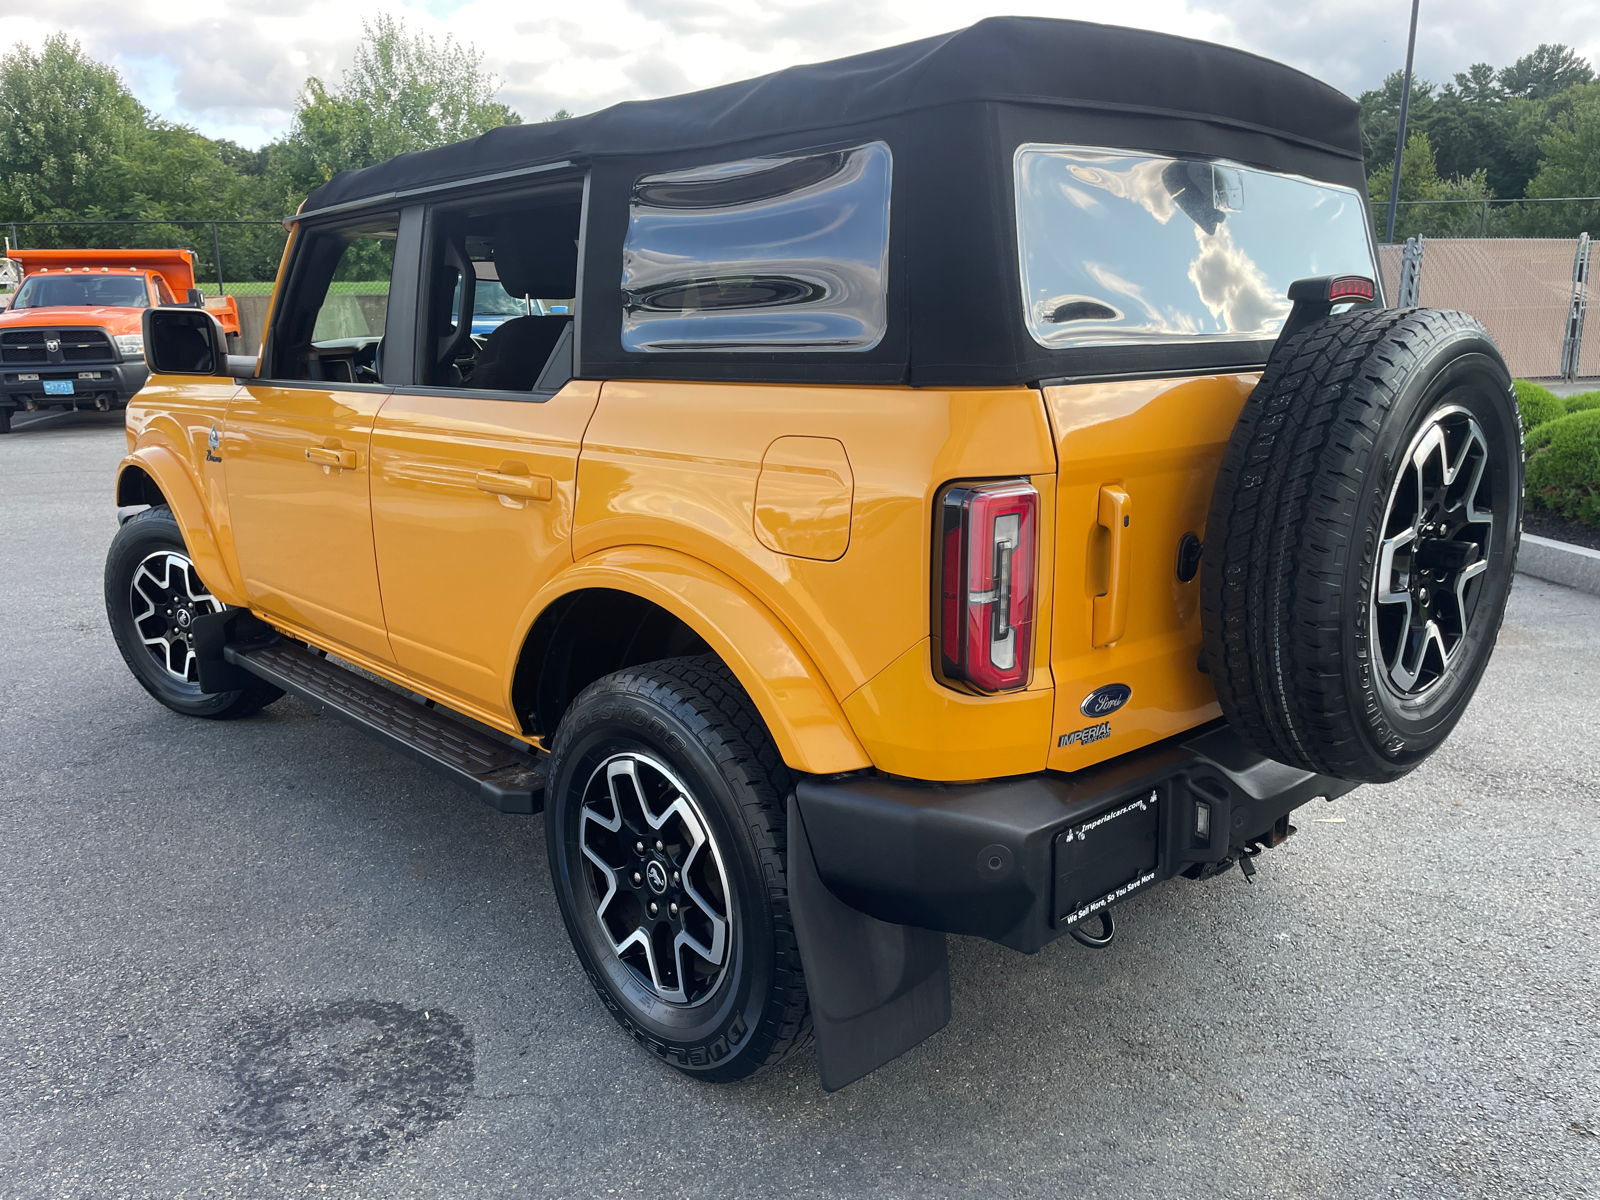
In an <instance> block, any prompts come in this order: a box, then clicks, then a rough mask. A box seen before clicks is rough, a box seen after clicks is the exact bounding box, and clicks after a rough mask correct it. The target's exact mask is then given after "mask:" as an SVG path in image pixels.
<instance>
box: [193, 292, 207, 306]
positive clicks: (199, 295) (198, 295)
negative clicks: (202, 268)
mask: <svg viewBox="0 0 1600 1200" xmlns="http://www.w3.org/2000/svg"><path fill="white" fill-rule="evenodd" d="M205 306H206V295H205V293H204V292H202V291H201V290H200V289H199V288H190V289H189V307H190V308H204V307H205Z"/></svg>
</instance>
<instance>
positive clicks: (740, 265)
mask: <svg viewBox="0 0 1600 1200" xmlns="http://www.w3.org/2000/svg"><path fill="white" fill-rule="evenodd" d="M290 224H291V228H292V237H291V239H290V244H289V247H288V250H287V253H286V255H285V257H284V262H283V267H282V270H281V273H280V275H279V279H278V283H277V288H276V292H275V294H274V299H273V302H272V315H271V321H270V326H269V329H268V332H267V335H266V341H265V345H264V347H263V349H262V352H261V355H260V358H259V360H257V359H241V358H237V357H229V356H227V355H226V353H225V346H224V342H223V339H222V338H221V336H220V334H219V332H218V330H217V327H216V326H215V325H214V323H213V322H212V320H211V318H210V317H209V316H208V315H206V314H205V313H201V312H196V311H193V310H183V309H180V308H157V309H152V310H151V311H150V312H148V313H147V314H146V316H145V330H146V333H145V337H146V344H147V347H148V349H149V351H150V357H151V364H152V371H153V374H152V375H151V379H150V382H149V384H148V385H147V386H146V387H145V389H144V391H143V392H141V393H140V395H139V397H138V398H137V400H136V401H135V403H134V405H133V406H132V407H131V408H130V410H129V414H128V444H129V448H130V452H129V455H128V457H127V458H126V459H125V460H124V462H123V464H122V468H121V473H120V475H119V477H118V480H117V502H118V504H119V505H122V506H125V507H129V508H131V507H133V506H139V505H146V506H149V507H147V508H145V509H144V510H143V511H141V512H138V513H137V514H136V515H133V516H132V517H131V518H129V519H127V520H126V523H125V524H123V525H122V527H121V530H120V532H119V534H118V536H117V538H116V540H115V542H114V544H113V546H112V549H111V553H110V557H109V560H108V563H107V567H106V576H105V584H106V603H107V607H108V609H109V613H110V619H111V623H112V627H113V629H114V630H115V633H116V637H117V640H118V643H119V645H120V646H121V649H122V653H123V655H124V656H125V657H126V659H127V662H128V665H129V667H130V668H131V669H132V671H133V673H134V674H135V675H136V676H137V678H138V679H139V681H140V682H141V683H142V684H143V685H144V686H145V687H146V688H147V689H148V690H149V691H150V692H151V693H152V694H153V695H154V696H155V697H156V698H157V699H159V700H160V701H162V702H163V703H164V704H166V705H168V706H169V707H171V708H173V709H175V710H177V711H178V712H183V713H190V714H193V715H195V716H199V717H213V718H223V717H228V718H231V717H242V716H246V715H248V714H250V713H252V712H255V711H256V710H258V709H260V708H261V707H262V706H263V705H265V704H269V703H271V702H272V701H273V700H274V699H276V698H277V697H278V696H280V695H282V694H283V693H284V692H293V693H295V694H296V695H298V696H301V697H303V698H305V699H307V700H309V701H310V702H312V703H313V704H316V705H319V706H321V707H322V708H323V709H325V710H326V711H328V712H330V713H332V714H334V715H337V716H339V717H341V718H343V719H345V720H348V721H350V722H352V723H355V724H357V725H359V726H361V727H363V728H365V729H367V730H368V731H370V732H372V733H374V734H375V735H376V736H378V737H379V738H381V739H383V740H384V741H386V742H388V743H389V744H390V745H392V746H393V747H395V748H397V749H399V750H401V751H402V752H403V753H406V754H408V755H411V756H412V757H413V758H415V759H417V760H418V761H419V762H422V763H425V764H427V765H429V766H430V767H432V768H434V769H436V770H438V771H439V772H441V773H443V774H445V775H447V776H450V777H452V778H454V779H457V780H459V781H461V782H463V783H465V784H466V785H467V786H468V787H470V788H472V789H475V790H476V792H477V793H478V794H479V795H480V796H482V797H483V798H484V799H486V800H487V801H489V802H490V803H491V804H494V805H496V806H498V807H500V808H502V809H504V810H506V811H509V812H523V813H530V812H534V811H537V810H540V809H542V811H543V813H544V828H545V839H546V846H547V849H548V856H549V864H550V870H551V877H552V885H553V887H554V889H555V892H556V894H557V896H558V898H559V901H560V907H561V911H562V914H563V916H564V918H565V920H566V923H567V926H568V929H569V932H570V934H571V937H572V942H573V945H574V947H575V949H576V951H577V954H578V956H579V958H580V960H581V961H582V964H583V967H584V969H585V971H586V972H587V973H588V975H589V977H590V979H591V980H592V981H593V983H594V986H595V988H596V990H597V991H598V992H599V994H600V996H601V998H602V1000H603V1001H604V1002H605V1004H606V1005H607V1007H608V1008H609V1009H610V1011H611V1012H612V1013H613V1014H614V1015H615V1016H616V1018H617V1020H618V1021H619V1022H621V1023H622V1025H623V1026H624V1027H626V1028H627V1029H628V1030H629V1032H631V1033H632V1034H633V1035H634V1036H635V1037H636V1038H637V1039H638V1040H639V1041H640V1042H641V1043H642V1044H643V1045H644V1046H645V1047H647V1048H648V1049H649V1050H651V1051H653V1052H654V1053H656V1054H658V1055H661V1056H662V1057H664V1058H665V1059H666V1060H668V1061H669V1062H671V1063H673V1064H674V1065H676V1066H678V1067H680V1068H681V1069H683V1070H684V1071H687V1072H689V1073H691V1074H695V1075H698V1076H700V1077H703V1078H708V1079H718V1080H724V1079H734V1078H738V1077H741V1076H744V1075H747V1074H749V1073H750V1072H752V1071H754V1070H756V1069H757V1068H759V1067H761V1066H763V1065H765V1064H768V1063H771V1062H774V1061H775V1060H777V1059H778V1058H780V1057H781V1056H783V1055H784V1054H785V1053H787V1052H788V1051H790V1050H792V1049H793V1048H794V1047H796V1046H797V1045H799V1044H801V1043H802V1042H804V1041H806V1040H807V1039H808V1038H810V1037H812V1036H814V1037H815V1040H816V1044H817V1051H818V1061H819V1065H820V1068H821V1072H822V1078H823V1082H824V1084H825V1085H826V1086H828V1087H830V1088H836V1087H840V1086H842V1085H844V1084H845V1083H848V1082H849V1081H851V1080H852V1079H855V1078H858V1077H859V1076H861V1075H862V1074H864V1073H866V1072H867V1071H870V1070H872V1069H873V1068H875V1067H876V1066H878V1065H879V1064H881V1063H883V1062H885V1061H887V1060H888V1059H890V1058H892V1057H894V1056H895V1055H897V1054H899V1053H901V1052H903V1051H904V1050H906V1049H907V1048H908V1047H910V1046H913V1045H915V1044H916V1043H917V1042H918V1041H920V1040H921V1039H923V1038H924V1037H926V1036H928V1035H929V1034H930V1033H932V1032H934V1031H935V1030H937V1029H939V1028H940V1027H941V1026H942V1025H943V1024H944V1023H945V1022H946V1021H947V1020H948V1017H949V1011H950V1008H949V984H948V972H947V967H946V957H945V954H946V951H945V940H946V935H947V934H950V933H960V934H969V935H978V936H982V937H986V938H990V939H993V940H995V941H997V942H999V943H1001V944H1003V945H1006V946H1009V947H1012V948H1014V949H1016V950H1020V951H1035V950H1038V949H1039V948H1040V947H1041V946H1043V945H1044V944H1045V943H1047V942H1049V941H1051V940H1052V939H1054V938H1057V937H1059V936H1061V935H1063V934H1069V933H1070V934H1072V935H1073V936H1075V937H1077V938H1078V939H1079V940H1080V941H1082V942H1085V943H1087V944H1091V945H1100V944H1104V943H1105V942H1107V941H1109V940H1110V937H1111V934H1112V924H1111V913H1112V908H1113V906H1114V905H1115V904H1117V903H1119V902H1121V901H1123V900H1125V899H1126V898H1128V897H1129V896H1130V895H1133V894H1135V893H1137V892H1140V891H1142V890H1143V889H1146V888H1149V887H1152V886H1155V885H1157V884H1159V883H1161V882H1163V881H1165V880H1168V879H1170V878H1172V877H1173V876H1178V875H1182V876H1186V877H1189V878H1202V877H1205V876H1207V875H1211V874H1215V873H1217V872H1219V871H1222V870H1224V869H1226V868H1227V867H1229V866H1230V865H1232V864H1238V865H1239V866H1241V867H1242V868H1244V869H1245V870H1246V872H1247V873H1248V872H1250V871H1253V870H1254V866H1253V864H1252V858H1253V857H1254V856H1255V855H1257V854H1258V853H1260V851H1261V850H1262V848H1264V847H1270V846H1275V845H1277V844H1279V843H1280V842H1281V841H1282V840H1283V839H1284V838H1285V837H1288V836H1289V835H1290V834H1291V833H1292V832H1293V826H1292V825H1291V824H1290V820H1291V815H1292V813H1293V811H1294V810H1295V809H1296V808H1297V807H1299V806H1301V805H1303V804H1306V803H1308V802H1310V801H1311V800H1313V799H1317V798H1321V797H1327V798H1330V799H1331V798H1334V797H1336V796H1338V795H1340V794H1342V793H1344V792H1346V791H1348V790H1349V789H1350V788H1351V787H1353V786H1355V784H1356V783H1357V782H1360V781H1371V782H1379V781H1384V780H1391V779H1394V778H1396V777H1398V776H1401V775H1403V774H1405V773H1406V772H1407V771H1409V770H1411V769H1412V768H1413V767H1415V766H1416V765H1417V764H1418V763H1420V762H1421V761H1422V760H1423V759H1425V758H1426V757H1427V756H1428V755H1429V754H1431V753H1432V752H1433V751H1434V750H1435V749H1437V748H1438V747H1439V745H1440V744H1441V743H1442V742H1443V740H1444V739H1445V738H1446V737H1447V736H1448V734H1449V733H1450V730H1451V729H1452V727H1453V726H1454V725H1455V723H1456V721H1457V719H1458V718H1459V717H1460V715H1461V712H1462V710H1463V708H1464V706H1465V705H1466V704H1467V702H1468V700H1469V699H1470V698H1471V696H1472V694H1473V691H1474V689H1475V687H1476V686H1477V683H1478V680H1479V678H1480V677H1481V675H1482V672H1483V669H1484V666H1485V663H1486V661H1487V660H1488V657H1489V654H1490V651H1491V649H1492V647H1493V645H1494V641H1495V636H1496V632H1497V630H1498V627H1499V623H1500V619H1501V615H1502V611H1503V609H1504V606H1505V602H1506V596H1507V592H1508V589H1509V587H1510V582H1511V572H1512V564H1513V560H1514V558H1515V554H1516V548H1517V541H1518V536H1519V526H1520V508H1519V505H1520V496H1521V491H1522V489H1521V475H1520V472H1521V465H1520V464H1521V459H1520V453H1519V448H1520V441H1519V429H1518V418H1517V410H1516V407H1515V405H1514V402H1513V399H1512V393H1511V388H1510V381H1509V379H1508V377H1507V374H1506V370H1505V366H1504V364H1503V363H1502V361H1501V358H1500V356H1499V354H1498V353H1497V352H1496V350H1495V347H1494V346H1493V345H1492V344H1491V342H1490V340H1489V338H1488V337H1487V336H1486V335H1485V334H1484V332H1483V330H1482V329H1481V328H1480V327H1479V326H1478V325H1477V324H1476V323H1475V322H1474V321H1473V320H1472V319H1471V318H1469V317H1466V316H1463V315H1461V314H1459V313H1448V312H1437V311H1428V310H1423V309H1405V310H1396V309H1392V308H1386V307H1382V305H1381V300H1382V298H1381V296H1379V295H1377V288H1376V287H1375V284H1374V275H1375V267H1374V248H1373V239H1372V230H1371V227H1370V222H1369V219H1368V214H1367V205H1366V202H1365V198H1364V184H1363V179H1362V160H1361V146H1360V139H1359V136H1358V130H1357V107H1356V105H1355V104H1354V103H1353V102H1352V101H1350V100H1349V99H1348V98H1346V97H1345V96H1343V95H1341V94H1340V93H1338V92H1336V91H1334V90H1333V89H1331V88H1328V87H1325V86H1324V85H1322V84H1320V83H1318V82H1316V81H1315V80H1313V79H1310V78H1308V77H1306V76H1305V75H1302V74H1300V73H1298V72H1296V71H1293V70H1290V69H1288V68H1286V67H1282V66H1279V65H1277V64H1274V63H1271V62H1267V61H1264V60H1262V59H1259V58H1255V57H1252V56H1251V55H1248V54H1243V53H1239V52H1237V51H1233V50H1227V49H1222V48H1219V47H1216V46H1211V45H1205V44H1202V43H1197V42H1192V41H1186V40H1182V39H1179V38H1174V37H1168V36H1163V35H1160V34H1155V33H1146V32H1136V31H1131V30H1123V29H1115V28H1108V27H1104V26H1096V25H1088V24H1079V23H1074V22H1066V21H1051V20H1021V19H996V20H989V21H984V22H982V23H980V24H978V25H974V26H973V27H971V28H970V29H966V30H963V31H961V32H958V33H954V34H950V35H948V36H944V37H937V38H931V39H928V40H926V41H921V42H916V43H913V44H910V45H905V46H898V47H894V48H891V49H888V50H883V51H879V52H875V53H871V54H865V55H860V56H858V57H855V58H850V59H844V60H841V61H838V62H832V63H824V64H821V65H816V66H806V67H797V68H793V69H791V70H786V71H782V72H779V73H778V74H775V75H771V76H767V77H765V78H762V79H757V80H754V81H751V82H748V83H741V84H734V85H730V86H727V87H722V88H717V89H713V90H711V91H706V92H700V93H696V94H692V95H686V96H678V97H673V98H669V99H664V100H657V101H651V102H648V103H639V104H624V105H619V106H617V107H615V108H611V109H607V110H605V111H603V112H599V113H595V114H594V115H592V116H588V117H582V118H578V119H575V120H569V121H562V122H558V123H554V124H545V125H523V126H516V127H510V128H505V129H497V130H494V131H493V132H491V133H488V134H486V135H484V136H483V137H480V138H478V139H476V140H474V141H471V142H466V143H462V144H459V145H454V146H449V147H446V148H444V149H440V150H433V151H428V152H425V153H420V154H413V155H408V156H406V157H402V158H398V159H395V160H393V161H391V162H388V163H384V164H382V165H379V166H375V167H371V168H368V169H366V170H362V171H357V172H352V173H348V174H342V175H339V176H337V177H335V178H334V179H333V180H332V181H331V182H329V183H328V184H327V185H325V186H324V187H323V188H321V189H320V190H319V191H317V192H316V193H314V194H313V195H312V196H311V198H310V199H309V200H308V201H307V202H306V204H305V206H304V207H303V209H302V211H301V212H300V213H299V214H298V215H297V216H296V217H295V218H293V220H292V221H291V223H290ZM485 290H494V291H495V294H496V295H497V296H498V295H499V294H500V293H504V295H505V296H509V297H512V298H514V300H515V302H516V305H517V306H520V311H518V312H514V313H512V314H509V315H508V317H507V319H506V320H504V321H503V322H501V323H499V324H498V325H497V326H495V327H494V328H493V329H492V331H490V332H487V333H483V332H478V331H475V330H474V328H473V318H472V314H473V313H474V311H475V310H476V309H477V308H479V307H481V306H479V305H477V304H476V303H475V300H476V298H477V296H478V293H479V292H480V291H485ZM352 666H353V667H358V668H360V669H361V670H360V672H356V671H353V670H351V669H350V668H351V667H352Z"/></svg>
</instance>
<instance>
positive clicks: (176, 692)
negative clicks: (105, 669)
mask: <svg viewBox="0 0 1600 1200" xmlns="http://www.w3.org/2000/svg"><path fill="white" fill-rule="evenodd" d="M105 591H106V616H107V618H108V619H109V620H110V622H111V633H112V636H113V637H115V638H116V642H117V649H118V650H120V651H121V652H122V658H123V661H124V662H126V663H127V664H128V669H129V670H130V671H132V672H133V677H134V678H135V679H137V680H138V681H139V682H140V684H142V685H143V687H144V690H145V691H147V692H149V693H150V694H151V695H152V696H154V697H155V698H156V699H157V700H159V701H161V703H163V704H165V705H166V706H167V707H168V708H170V709H172V710H173V711H174V712H180V713H183V714H184V715H186V716H191V717H209V718H212V719H220V720H225V719H231V718H234V717H247V716H250V715H251V714H252V713H256V712H259V711H260V710H261V709H263V708H265V707H266V706H267V705H269V704H271V703H272V702H273V701H274V700H276V699H278V697H280V696H282V695H283V692H282V691H281V690H280V689H279V688H276V687H274V686H273V685H272V684H270V683H268V682H266V680H264V679H258V680H253V681H252V682H251V683H250V684H249V685H248V686H247V687H244V688H242V689H240V690H239V691H235V692H205V691H202V690H201V688H200V683H199V679H200V676H199V669H198V663H197V662H196V658H195V650H194V633H193V630H194V622H195V619H196V618H198V617H203V616H208V615H210V614H212V613H219V612H222V611H223V610H224V609H225V608H226V607H227V606H226V605H224V604H223V603H222V602H221V601H220V600H218V599H217V598H216V597H215V596H213V595H212V594H211V591H210V589H209V588H207V587H206V585H205V583H204V581H203V580H201V578H200V574H199V572H197V571H196V570H195V569H194V563H193V561H192V560H191V559H190V558H189V552H188V549H187V548H186V547H185V546H184V544H183V534H182V533H181V532H180V531H179V529H178V523H177V521H175V520H174V519H173V516H172V510H171V509H169V508H167V507H166V506H165V505H160V506H157V507H155V508H151V509H146V510H145V511H144V512H142V513H139V514H137V515H136V516H134V517H132V518H130V519H129V521H128V522H127V524H125V525H123V526H122V528H121V529H119V530H117V536H116V537H115V538H113V539H112V541H111V550H110V552H109V553H108V554H107V555H106V575H105Z"/></svg>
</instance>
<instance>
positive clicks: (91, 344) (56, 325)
mask: <svg viewBox="0 0 1600 1200" xmlns="http://www.w3.org/2000/svg"><path fill="white" fill-rule="evenodd" d="M7 257H8V258H10V260H11V261H12V262H13V263H14V264H15V265H16V269H19V270H20V274H21V276H22V280H21V283H20V284H19V286H18V288H17V293H16V295H15V297H13V299H12V302H11V305H10V307H9V308H7V309H6V310H5V311H3V312H0V433H10V432H11V414H12V413H13V412H16V411H18V410H19V409H20V410H25V411H27V412H34V411H36V410H37V409H40V408H54V407H60V408H69V409H70V408H98V409H100V410H101V411H105V410H108V409H113V408H122V407H125V406H126V405H127V403H128V401H129V399H131V398H132V396H133V394H134V393H135V392H137V391H138V390H139V389H140V388H141V387H143V386H144V381H145V378H146V376H147V375H148V374H149V372H148V370H147V369H146V367H145V361H144V338H143V330H142V325H141V321H142V320H143V317H144V314H145V312H146V311H147V310H148V309H150V308H151V307H152V306H155V305H172V304H177V303H178V300H177V299H176V298H177V297H180V296H181V297H183V298H184V300H185V302H187V303H189V304H192V305H195V306H197V307H198V306H200V305H202V304H206V302H205V301H204V300H202V299H201V296H200V293H199V291H198V290H195V287H194V255H193V254H191V253H190V252H189V251H188V250H11V251H9V252H8V255H7ZM209 307H211V308H212V309H213V310H214V311H215V313H216V315H217V317H218V318H219V319H220V321H221V323H222V327H223V329H224V331H225V332H227V333H230V334H237V333H238V332H239V316H238V311H237V308H236V306H235V304H234V301H233V298H232V297H231V296H230V297H224V298H222V299H221V300H220V301H213V302H212V303H211V304H210V305H209Z"/></svg>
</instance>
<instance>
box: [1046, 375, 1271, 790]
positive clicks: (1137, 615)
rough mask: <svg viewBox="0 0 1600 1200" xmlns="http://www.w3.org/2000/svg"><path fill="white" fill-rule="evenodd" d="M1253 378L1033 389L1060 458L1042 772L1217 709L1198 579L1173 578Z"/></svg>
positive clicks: (1072, 765) (1197, 528)
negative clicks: (1050, 694)
mask: <svg viewBox="0 0 1600 1200" xmlns="http://www.w3.org/2000/svg"><path fill="white" fill-rule="evenodd" d="M1255 379H1256V376H1254V375H1224V376H1207V377H1202V378H1190V379H1161V380H1140V381H1117V382H1105V383H1079V384H1065V385H1059V386H1053V387H1047V388H1046V389H1045V406H1046V408H1047V410H1048V411H1049V414H1050V422H1051V426H1052V431H1053V433H1054V436H1055V438H1056V446H1057V456H1058V461H1059V463H1060V468H1059V469H1060V474H1059V479H1058V485H1057V488H1056V497H1057V510H1056V531H1057V532H1056V586H1055V589H1054V592H1055V598H1054V614H1053V628H1052V631H1051V665H1052V667H1053V668H1054V672H1055V679H1056V708H1055V721H1054V730H1053V734H1052V737H1051V751H1050V766H1051V767H1052V768H1053V769H1056V770H1063V771H1075V770H1078V769H1080V768H1082V767H1086V766H1089V765H1090V764H1092V763H1096V762H1100V761H1101V760H1103V759H1107V758H1111V757H1114V756H1115V755H1118V754H1123V753H1126V752H1127V751H1129V750H1134V749H1137V748H1138V747H1140V746H1144V745H1148V744H1149V743H1151V742H1155V741H1159V740H1160V739H1162V738H1165V737H1170V736H1172V735H1173V734H1176V733H1180V732H1182V731H1183V730H1185V729H1190V728H1193V727H1194V726H1196V725H1200V724H1203V723H1204V722H1206V721H1209V720H1211V719H1213V718H1214V717H1216V716H1218V715H1219V714H1220V710H1219V709H1218V707H1217V703H1216V696H1215V693H1214V692H1213V690H1212V687H1211V683H1210V680H1209V679H1208V678H1207V677H1206V675H1205V674H1204V673H1202V671H1201V670H1200V668H1199V658H1200V651H1201V640H1200V579H1199V575H1198V574H1195V575H1193V576H1192V577H1191V578H1189V579H1188V580H1187V581H1185V580H1183V579H1181V578H1180V568H1179V554H1180V546H1181V544H1182V543H1183V541H1184V537H1185V535H1192V536H1193V537H1194V538H1195V539H1203V538H1204V536H1205V519H1206V509H1207V507H1208V505H1209V504H1210V500H1211V486H1212V483H1213V481H1214V480H1215V478H1216V473H1217V466H1218V464H1219V463H1220V462H1221V459H1222V451H1223V449H1224V447H1225V446H1226V444H1227V440H1228V435H1229V433H1230V432H1231V431H1232V429H1233V425H1234V422H1235V421H1236V420H1237V418H1238V415H1239V410H1240V408H1241V407H1242V406H1243V404H1244V401H1245V398H1246V397H1247V396H1248V395H1249V394H1250V389H1251V388H1252V387H1253V386H1254V384H1255ZM1194 565H1195V564H1194V563H1193V561H1192V558H1191V561H1190V562H1188V563H1187V564H1186V566H1194ZM1181 573H1184V574H1186V573H1187V570H1185V571H1183V572H1181ZM1124 697H1125V698H1124ZM1119 702H1120V703H1119Z"/></svg>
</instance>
